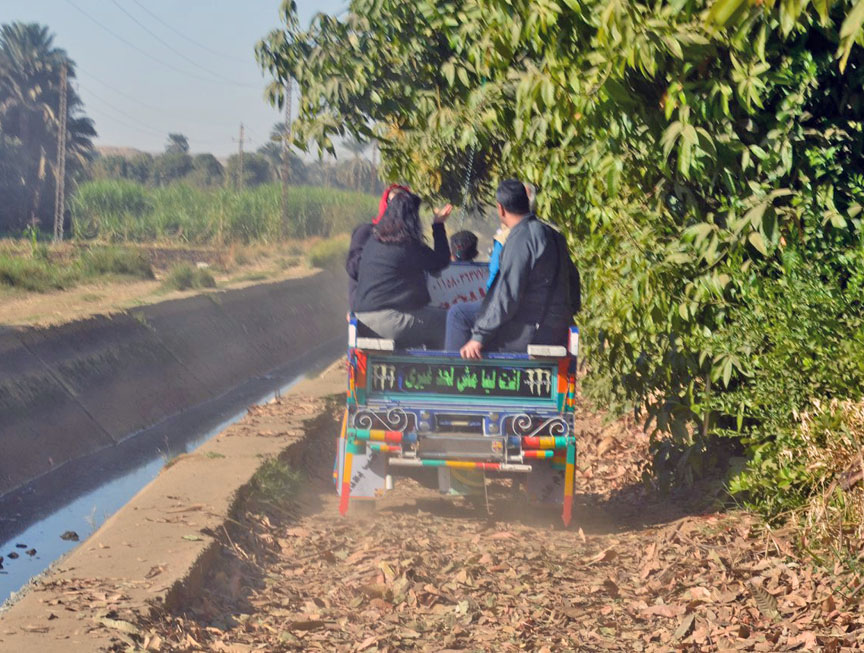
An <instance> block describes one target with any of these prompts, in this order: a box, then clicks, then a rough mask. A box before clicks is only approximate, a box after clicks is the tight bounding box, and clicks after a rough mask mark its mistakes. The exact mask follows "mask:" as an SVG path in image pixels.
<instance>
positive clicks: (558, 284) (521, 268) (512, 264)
mask: <svg viewBox="0 0 864 653" xmlns="http://www.w3.org/2000/svg"><path fill="white" fill-rule="evenodd" d="M496 199H497V208H498V217H499V219H500V220H501V223H502V225H503V226H505V227H507V228H509V230H510V232H509V234H508V236H507V243H506V245H505V247H504V248H503V249H502V250H501V260H500V267H499V270H498V273H497V274H496V275H495V278H494V279H493V281H492V286H491V287H490V289H489V292H488V294H487V295H486V297H485V298H484V299H483V303H482V305H481V309H480V313H479V315H478V316H477V320H476V321H475V323H474V327H473V329H472V331H471V339H470V340H468V341H467V342H466V343H464V345H463V346H462V347H461V349H460V355H461V356H462V358H480V357H481V353H482V351H483V350H484V349H485V350H493V351H494V350H498V351H519V352H524V351H525V350H526V349H527V347H528V345H529V344H542V345H566V343H567V331H568V327H569V326H570V324H571V323H572V320H573V314H574V313H575V312H576V311H578V310H579V273H578V271H577V270H576V267H575V266H574V265H573V263H572V261H571V260H570V255H569V253H568V250H567V243H566V241H565V239H564V237H563V236H562V235H561V234H560V233H559V232H558V231H557V230H556V229H554V228H553V227H552V226H551V225H548V224H546V223H545V222H541V221H540V220H538V219H537V216H535V215H534V214H533V213H532V212H531V208H530V203H529V200H528V194H527V192H526V190H525V186H524V185H523V184H522V183H520V182H519V181H516V180H515V179H507V180H504V181H502V182H501V183H500V184H499V186H498V191H497V193H496ZM458 306H459V304H457V305H456V306H454V307H453V309H456V308H457V307H458ZM453 309H451V310H453ZM451 339H452V338H451V337H449V336H448V338H447V340H448V341H450V340H451Z"/></svg>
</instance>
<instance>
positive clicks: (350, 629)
mask: <svg viewBox="0 0 864 653" xmlns="http://www.w3.org/2000/svg"><path fill="white" fill-rule="evenodd" d="M268 408H269V409H270V410H274V411H275V410H278V409H279V406H278V404H276V405H275V406H268ZM337 410H338V409H334V408H333V407H332V405H331V411H330V412H329V413H326V414H325V415H323V416H322V417H321V418H319V419H317V420H312V421H311V422H310V423H308V428H307V435H306V438H305V440H304V441H302V442H301V443H298V445H295V446H294V447H292V449H293V450H289V452H287V454H288V457H289V458H290V460H291V461H292V463H293V464H295V465H297V466H298V467H302V468H303V469H304V471H305V472H306V474H307V484H306V485H307V487H306V489H305V490H304V492H303V493H302V495H301V497H299V499H298V500H297V501H296V502H294V503H293V504H290V505H287V507H282V508H280V509H278V510H275V509H274V508H273V506H261V505H254V504H251V503H247V504H245V505H243V506H241V509H240V510H239V511H238V515H235V519H232V526H231V527H230V528H229V530H230V536H229V533H228V531H226V532H225V536H224V537H221V538H218V541H219V542H220V543H221V544H222V547H221V553H220V554H219V559H218V561H217V562H216V563H215V564H214V565H213V566H212V568H211V569H210V571H209V573H208V577H207V578H206V579H205V582H204V585H203V587H201V588H199V589H198V590H197V591H194V592H190V593H189V594H188V595H187V596H186V599H187V600H185V601H184V602H183V605H182V606H180V608H179V609H174V610H170V611H168V610H165V609H162V608H159V607H158V606H154V609H153V612H152V614H150V615H148V616H140V615H139V617H138V620H137V622H136V623H135V624H131V625H133V626H134V627H135V628H136V629H137V630H138V631H139V632H138V634H137V635H135V634H131V629H127V630H128V631H129V632H130V635H129V636H130V637H133V638H135V642H136V646H138V649H139V650H153V651H181V650H182V651H194V650H202V651H277V652H278V651H317V650H320V651H352V652H353V651H411V650H416V651H456V650H470V651H548V652H552V651H622V652H628V653H629V652H633V651H636V652H640V651H644V652H659V651H700V652H702V651H718V652H719V651H771V652H774V651H815V650H822V651H828V652H830V653H835V652H838V653H839V652H841V651H857V650H861V648H862V647H864V618H862V617H861V616H860V615H859V604H858V601H859V597H858V596H857V595H854V594H849V593H847V594H843V593H842V592H839V591H838V588H839V587H841V585H842V584H841V582H840V580H839V579H838V577H837V575H835V574H834V573H831V572H829V571H828V570H825V569H819V568H815V567H813V566H812V565H810V564H809V563H808V562H806V561H802V560H799V559H796V558H795V557H794V556H793V555H792V552H791V550H790V549H789V547H785V546H782V545H780V544H778V543H777V542H778V534H777V533H772V534H771V536H770V537H768V536H766V533H765V529H764V528H763V527H762V526H761V525H760V523H759V522H758V521H757V520H756V519H755V518H754V517H752V516H750V515H748V514H747V513H744V512H739V511H733V512H726V513H722V512H704V511H701V512H700V511H699V510H694V508H693V506H692V503H688V502H687V501H686V500H684V499H681V498H680V497H677V498H676V497H668V496H667V497H658V496H657V495H654V494H652V493H651V491H650V489H649V488H648V487H647V486H645V485H644V484H642V483H641V482H640V479H641V476H642V472H643V461H644V460H646V459H647V456H646V448H647V442H648V438H647V436H646V435H645V434H644V433H643V432H641V431H640V430H639V429H638V428H636V427H635V426H634V424H633V422H632V421H631V420H619V421H617V422H612V423H611V424H610V423H604V422H603V421H602V416H598V415H585V416H582V417H584V419H583V421H582V424H583V425H585V428H584V429H583V431H582V436H581V440H580V441H581V442H582V446H581V450H580V464H579V469H578V476H579V480H578V491H579V492H580V494H579V496H578V497H577V499H578V502H577V503H578V506H577V509H576V514H575V515H574V522H575V523H574V525H573V526H572V527H571V528H570V529H568V530H564V529H562V528H561V526H560V516H559V514H560V509H558V508H550V509H549V510H543V509H538V508H536V507H532V506H530V505H527V504H524V503H520V502H519V501H518V500H516V499H514V494H513V492H512V491H511V488H509V487H508V486H507V482H501V481H496V482H494V483H490V484H489V486H488V488H487V489H488V492H489V501H488V503H489V512H487V510H486V508H485V506H484V507H483V508H481V509H477V508H476V507H475V506H474V505H473V504H471V503H470V502H467V501H465V500H464V499H460V498H451V497H446V498H443V497H439V496H438V495H437V493H436V492H435V491H434V490H429V489H426V488H424V487H423V486H421V485H420V484H419V483H417V482H415V481H411V480H402V479H400V480H399V481H398V483H397V490H396V491H395V492H393V493H391V495H390V496H389V497H388V498H386V499H384V500H382V501H381V502H380V503H381V505H380V507H379V510H378V511H377V512H376V513H375V514H374V515H362V516H359V517H358V516H354V517H350V518H348V519H342V518H340V517H339V515H338V513H337V510H336V505H337V503H336V498H335V494H334V492H333V490H332V484H331V483H330V471H331V468H330V466H329V464H330V463H332V451H331V448H332V442H333V437H334V434H335V433H337V432H338V425H337V423H336V421H335V419H334V415H335V413H336V412H337ZM322 452H323V453H322ZM781 541H782V540H781ZM240 551H242V554H241V553H240ZM835 571H837V572H838V573H839V571H840V570H835ZM857 581H858V582H847V583H846V585H847V586H852V585H860V579H857ZM129 647H130V644H129V643H128V641H126V640H125V639H118V641H117V643H116V646H115V648H114V649H113V650H117V651H120V650H132V649H130V648H129Z"/></svg>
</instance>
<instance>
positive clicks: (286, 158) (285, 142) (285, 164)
mask: <svg viewBox="0 0 864 653" xmlns="http://www.w3.org/2000/svg"><path fill="white" fill-rule="evenodd" d="M293 90H294V80H293V79H291V78H290V77H289V78H288V89H287V91H286V98H285V128H284V129H283V130H282V224H283V225H286V224H288V179H289V178H290V176H291V160H290V156H291V100H292V96H293Z"/></svg>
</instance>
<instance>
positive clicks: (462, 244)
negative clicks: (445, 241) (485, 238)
mask: <svg viewBox="0 0 864 653" xmlns="http://www.w3.org/2000/svg"><path fill="white" fill-rule="evenodd" d="M450 251H451V252H452V253H453V258H454V259H456V260H457V261H473V260H474V259H475V258H477V254H478V252H477V236H475V235H474V234H473V233H472V232H470V231H457V232H456V233H455V234H453V235H452V236H451V237H450Z"/></svg>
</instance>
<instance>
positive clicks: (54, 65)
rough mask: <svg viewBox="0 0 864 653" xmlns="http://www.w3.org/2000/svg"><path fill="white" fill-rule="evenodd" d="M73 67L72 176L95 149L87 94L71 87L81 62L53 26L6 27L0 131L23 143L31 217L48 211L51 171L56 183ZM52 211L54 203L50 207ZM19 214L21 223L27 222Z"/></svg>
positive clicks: (1, 49) (0, 34)
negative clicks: (58, 42)
mask: <svg viewBox="0 0 864 653" xmlns="http://www.w3.org/2000/svg"><path fill="white" fill-rule="evenodd" d="M64 65H66V67H67V89H66V92H67V137H66V138H67V151H66V156H67V161H66V166H67V174H68V175H72V176H74V175H75V174H76V173H77V172H80V170H81V169H82V168H83V166H84V164H85V162H86V161H87V159H89V158H90V156H91V155H92V152H93V142H92V138H93V137H94V136H95V135H96V130H95V129H94V128H93V122H92V121H91V120H90V119H89V118H87V117H85V116H82V115H80V114H81V109H82V102H81V98H80V97H79V96H78V94H77V93H76V92H75V90H74V89H73V88H72V87H71V83H70V82H71V80H73V79H75V64H74V62H73V61H71V60H70V59H69V57H68V56H67V54H66V52H65V50H62V49H60V48H56V47H54V36H53V35H52V34H50V33H49V31H48V28H47V27H45V26H43V25H38V24H36V23H20V22H15V23H11V24H4V25H2V27H0V131H2V133H3V135H4V136H5V137H7V138H12V139H14V140H16V141H18V142H20V143H21V146H22V149H23V152H24V156H25V157H26V161H24V162H22V170H23V172H24V177H25V179H26V187H27V188H29V189H30V199H29V202H28V205H29V219H30V221H31V222H32V223H33V224H36V223H38V221H39V218H40V217H42V216H44V215H45V212H43V211H42V210H41V209H42V208H43V207H42V205H41V204H42V198H44V197H46V196H48V197H50V194H48V193H44V192H43V191H44V190H45V189H44V186H45V183H46V179H47V173H48V171H49V170H50V171H51V173H52V185H53V182H54V181H56V179H54V178H55V177H56V171H55V170H54V165H53V164H54V162H55V161H56V160H57V140H58V138H57V137H58V132H59V123H60V121H59V115H58V108H59V105H60V77H61V69H62V67H63V66H64ZM45 208H46V209H48V211H50V208H49V207H45ZM21 217H23V216H19V222H20V221H21Z"/></svg>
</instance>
